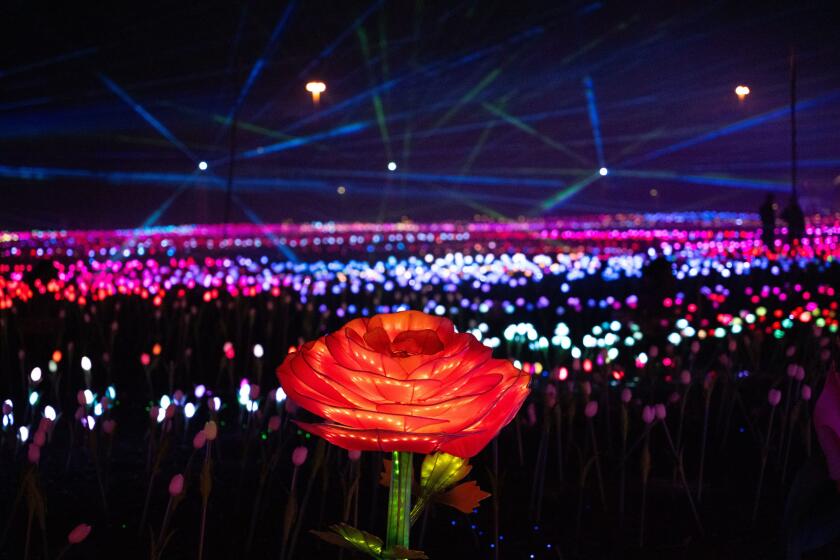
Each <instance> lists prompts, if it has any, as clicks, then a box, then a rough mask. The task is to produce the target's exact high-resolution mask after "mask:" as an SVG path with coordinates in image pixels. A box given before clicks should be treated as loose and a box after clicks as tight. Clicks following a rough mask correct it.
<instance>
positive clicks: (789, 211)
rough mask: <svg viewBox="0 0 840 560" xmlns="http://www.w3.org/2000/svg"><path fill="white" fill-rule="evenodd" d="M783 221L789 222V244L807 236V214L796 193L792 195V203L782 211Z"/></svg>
mask: <svg viewBox="0 0 840 560" xmlns="http://www.w3.org/2000/svg"><path fill="white" fill-rule="evenodd" d="M782 219H783V220H784V221H785V222H787V229H788V242H790V243H793V242H794V241H798V240H799V239H801V238H802V236H803V235H805V213H804V212H802V207H801V206H799V198H798V197H797V196H796V194H795V193H794V194H792V195H790V201H788V205H787V206H786V207H785V209H784V210H783V211H782Z"/></svg>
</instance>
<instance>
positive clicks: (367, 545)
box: [311, 523, 421, 560]
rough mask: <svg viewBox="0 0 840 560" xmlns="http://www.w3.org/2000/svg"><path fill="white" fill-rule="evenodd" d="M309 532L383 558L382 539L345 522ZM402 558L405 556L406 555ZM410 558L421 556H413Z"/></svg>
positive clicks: (334, 542) (343, 545)
mask: <svg viewBox="0 0 840 560" xmlns="http://www.w3.org/2000/svg"><path fill="white" fill-rule="evenodd" d="M311 533H312V534H313V535H315V536H317V537H318V538H320V539H322V540H324V541H326V542H328V543H330V544H334V545H336V546H341V547H343V548H349V549H351V550H357V551H359V552H363V553H365V554H367V555H369V556H372V557H373V558H376V559H377V560H381V559H382V558H383V556H382V547H383V544H382V539H380V538H379V537H377V536H376V535H371V534H370V533H368V532H367V531H360V530H359V529H356V528H355V527H352V526H350V525H348V524H346V523H336V524H335V525H330V530H329V531H311ZM393 558H396V557H393ZM402 558H406V556H403V557H402ZM412 558H421V557H419V556H415V557H412Z"/></svg>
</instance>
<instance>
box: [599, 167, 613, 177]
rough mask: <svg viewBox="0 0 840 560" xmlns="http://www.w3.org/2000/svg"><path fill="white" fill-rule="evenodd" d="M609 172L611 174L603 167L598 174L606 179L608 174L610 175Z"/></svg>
mask: <svg viewBox="0 0 840 560" xmlns="http://www.w3.org/2000/svg"><path fill="white" fill-rule="evenodd" d="M609 172H610V170H609V169H607V168H606V167H602V168H601V169H599V170H598V173H599V174H600V175H601V177H606V176H607V173H609Z"/></svg>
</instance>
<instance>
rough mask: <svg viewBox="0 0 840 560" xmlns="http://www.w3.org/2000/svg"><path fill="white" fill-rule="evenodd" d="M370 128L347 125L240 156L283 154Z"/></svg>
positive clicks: (366, 124)
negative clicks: (286, 151) (283, 152)
mask: <svg viewBox="0 0 840 560" xmlns="http://www.w3.org/2000/svg"><path fill="white" fill-rule="evenodd" d="M368 126H370V125H369V124H368V123H364V122H358V123H350V124H345V125H343V126H339V127H337V128H333V129H330V130H327V131H325V132H318V133H316V134H310V135H309V136H302V137H300V138H292V139H291V140H283V141H282V142H276V143H274V144H269V145H268V146H260V147H258V148H254V149H252V150H247V151H244V152H242V153H241V154H239V157H242V158H245V159H248V158H256V157H262V156H265V155H268V154H273V153H277V152H282V151H284V150H291V149H293V148H299V147H301V146H305V145H307V144H311V143H312V142H318V141H320V140H324V139H327V138H335V137H336V136H346V135H348V134H355V133H357V132H361V131H362V130H365V129H366V128H368ZM222 161H224V160H222Z"/></svg>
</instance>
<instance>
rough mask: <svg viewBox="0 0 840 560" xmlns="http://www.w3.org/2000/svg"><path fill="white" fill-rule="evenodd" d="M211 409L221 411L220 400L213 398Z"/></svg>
mask: <svg viewBox="0 0 840 560" xmlns="http://www.w3.org/2000/svg"><path fill="white" fill-rule="evenodd" d="M213 407H214V410H221V409H222V399H220V398H219V397H213Z"/></svg>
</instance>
